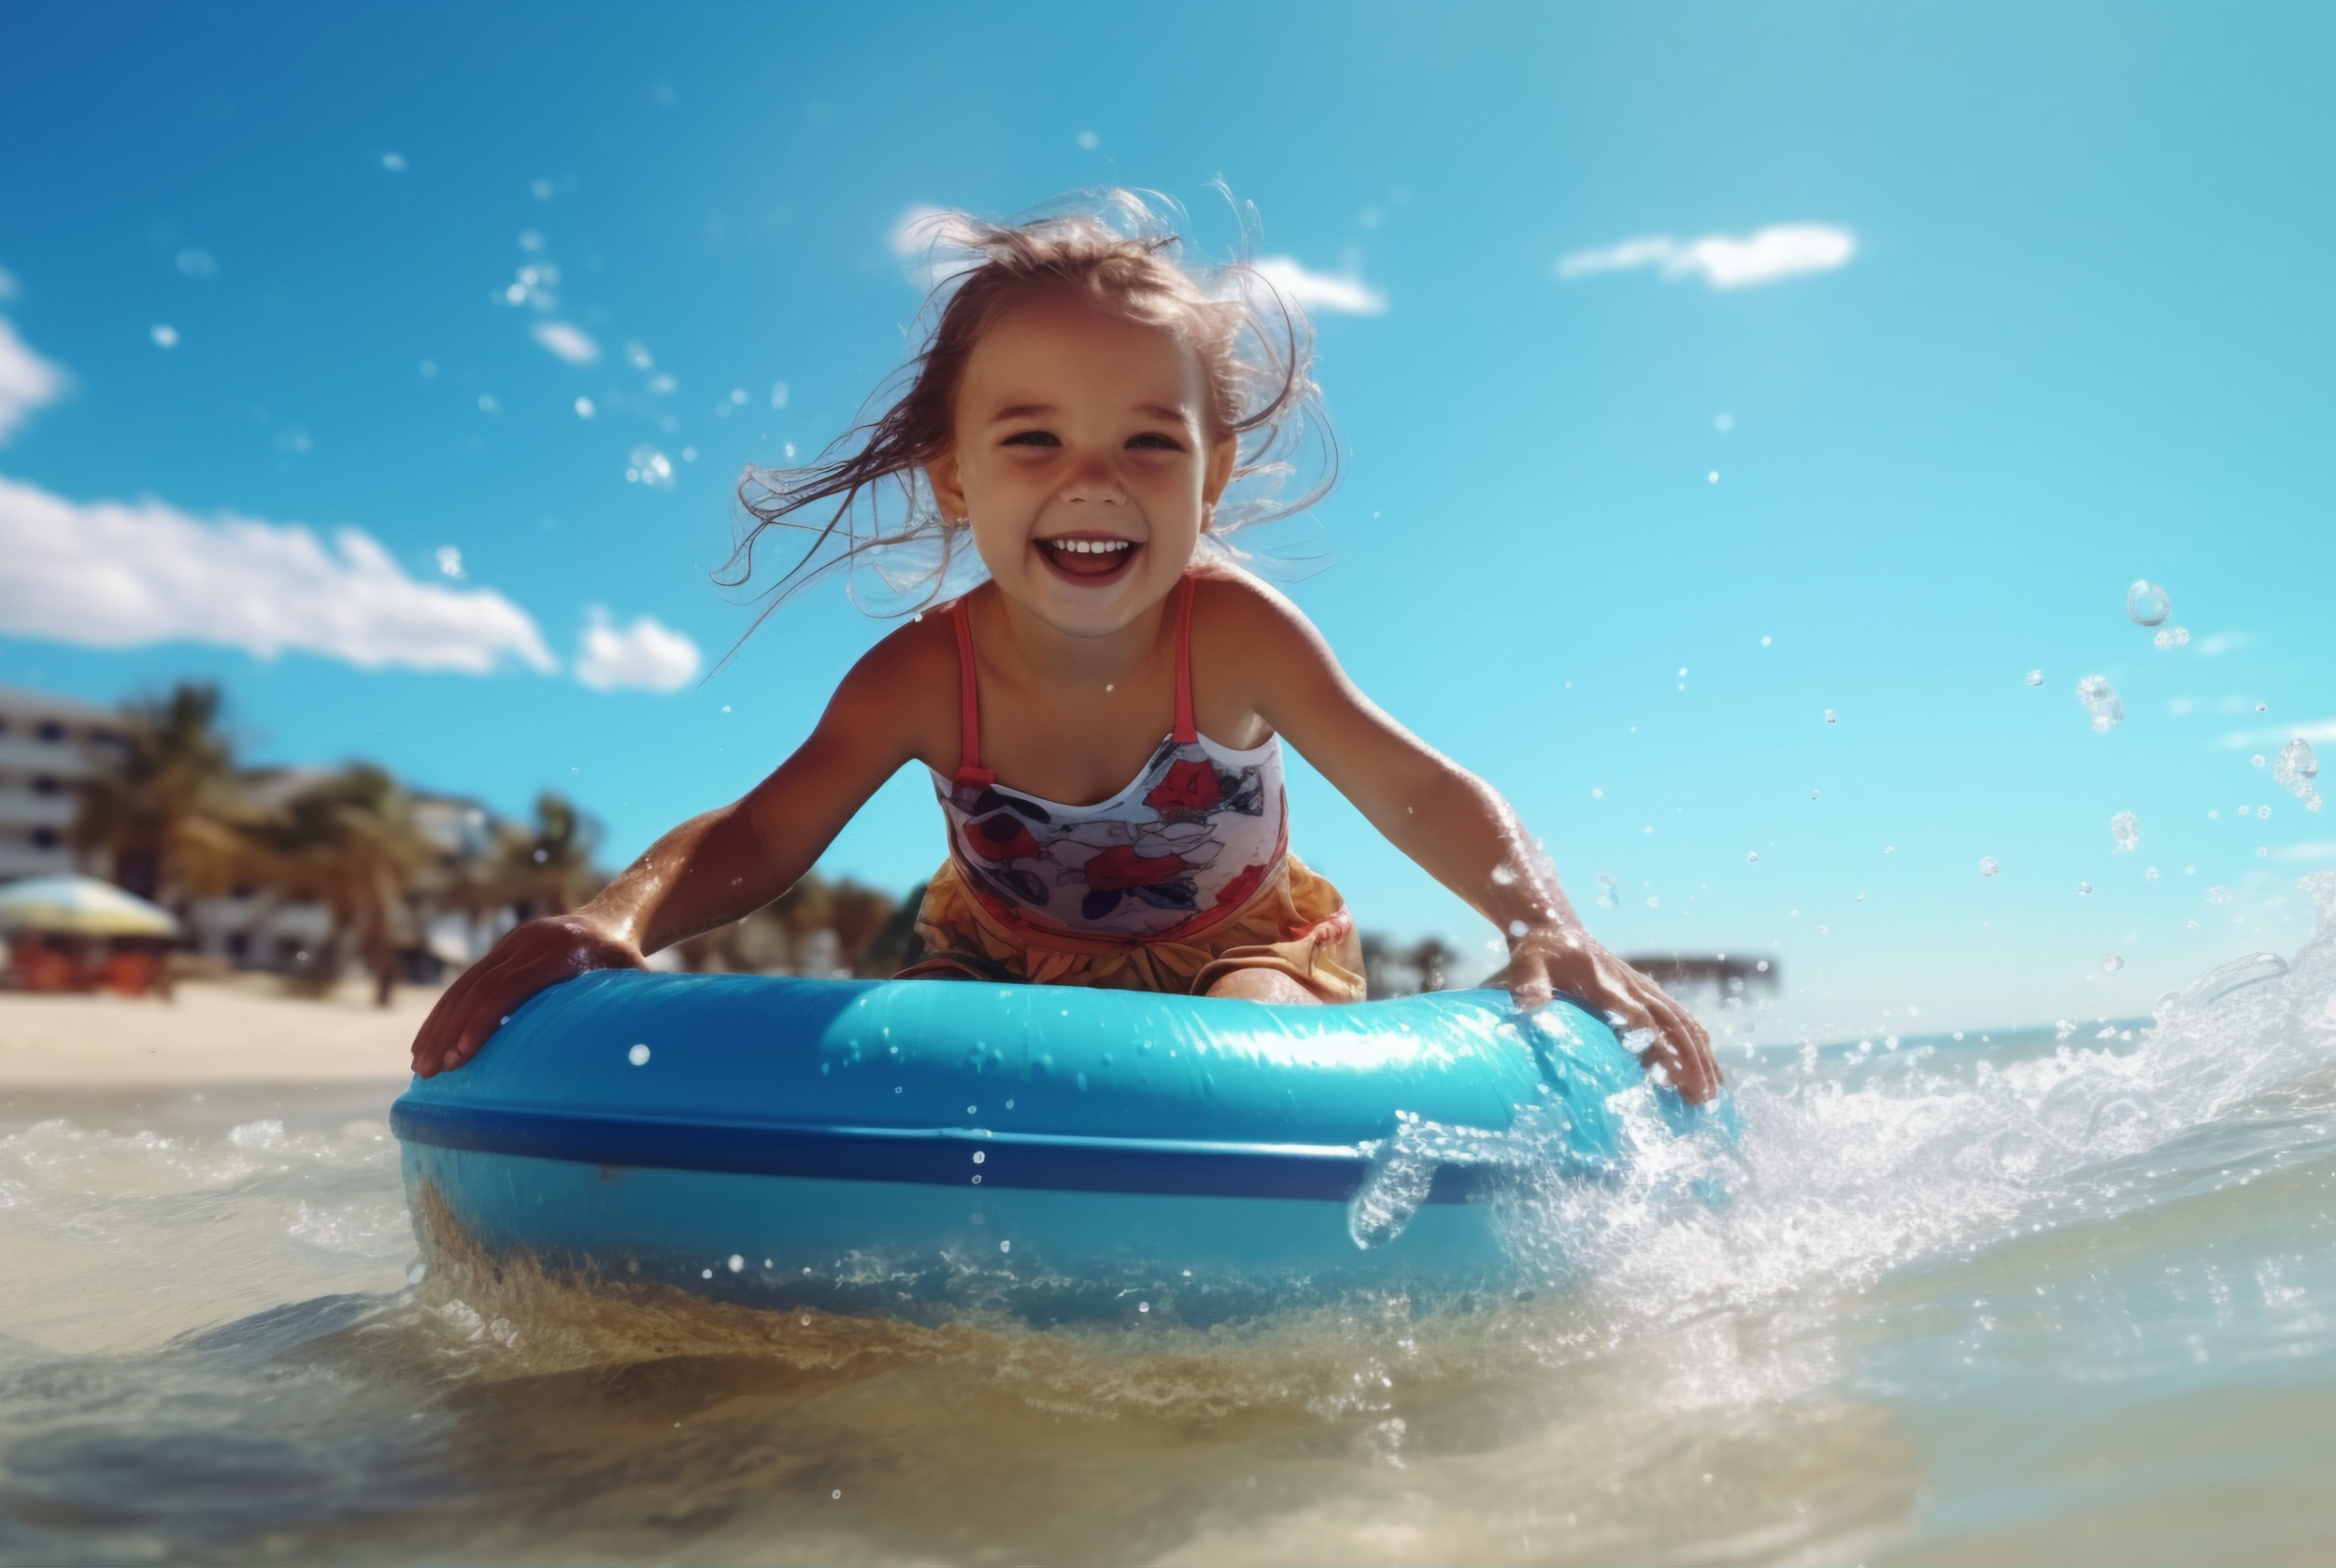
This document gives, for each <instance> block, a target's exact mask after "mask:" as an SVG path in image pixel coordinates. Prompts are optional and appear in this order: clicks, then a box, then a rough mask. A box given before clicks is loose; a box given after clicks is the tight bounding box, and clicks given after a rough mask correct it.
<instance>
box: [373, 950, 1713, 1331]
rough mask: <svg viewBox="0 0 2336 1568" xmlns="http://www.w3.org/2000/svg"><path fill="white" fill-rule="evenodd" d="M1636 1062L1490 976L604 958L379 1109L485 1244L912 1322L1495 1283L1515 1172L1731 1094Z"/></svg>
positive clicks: (1588, 1172) (1700, 1117)
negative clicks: (1333, 978) (1213, 980)
mask: <svg viewBox="0 0 2336 1568" xmlns="http://www.w3.org/2000/svg"><path fill="white" fill-rule="evenodd" d="M1644 1083H1645V1077H1644V1075H1643V1074H1642V1073H1641V1071H1640V1069H1639V1066H1638V1064H1637V1062H1634V1061H1633V1060H1632V1059H1631V1056H1630V1055H1629V1054H1628V1053H1626V1052H1625V1051H1624V1050H1623V1049H1622V1048H1621V1047H1620V1046H1619V1045H1618V1044H1617V1042H1616V1040H1615V1037H1614V1034H1613V1033H1612V1032H1611V1031H1610V1030H1608V1029H1607V1027H1606V1026H1605V1025H1604V1024H1603V1023H1602V1022H1600V1021H1599V1020H1598V1019H1595V1018H1593V1017H1591V1016H1590V1015H1588V1013H1585V1012H1584V1011H1582V1010H1581V1009H1580V1008H1578V1007H1576V1006H1574V1005H1571V1004H1570V1003H1566V1002H1563V1001H1560V1002H1558V1003H1555V1004H1553V1005H1550V1006H1548V1007H1545V1008H1542V1009H1540V1010H1538V1011H1537V1012H1535V1013H1533V1014H1531V1015H1530V1016H1521V1015H1519V1014H1518V1013H1517V1011H1516V1009H1515V1008H1514V1007H1513V1006H1512V1005H1511V1004H1510V1002H1509V999H1508V997H1507V996H1506V995H1504V994H1503V993H1501V992H1498V991H1446V992H1439V993H1435V994H1432V995H1426V996H1417V997H1410V998H1406V999H1403V1000H1400V1001H1389V1002H1373V1003H1364V1004H1360V1005H1353V1006H1337V1007H1276V1006H1268V1005H1261V1004H1258V1003H1250V1002H1236V1001H1222V1000H1211V999H1195V998H1190V997H1177V996H1163V995H1159V994H1155V993H1147V992H1135V991H1090V990H1083V989H1067V988H1060V987H1051V986H997V985H982V984H974V983H966V982H951V981H936V980H908V981H900V980H893V981H850V980H808V979H791V978H776V977H765V976H687V975H654V974H645V973H641V972H638V971H606V972H602V973H596V974H591V975H587V976H582V977H580V978H578V979H576V980H573V981H570V982H568V983H566V984H564V985H561V986H557V987H554V988H553V989H551V990H549V991H545V992H543V993H542V994H541V995H539V996H537V997H535V998H534V1000H532V1001H530V1002H529V1003H528V1004H527V1005H525V1006H523V1007H521V1008H520V1010H519V1011H518V1012H517V1013H516V1014H514V1015H513V1016H512V1018H511V1019H510V1020H509V1021H508V1022H507V1023H506V1024H505V1025H504V1026H503V1027H502V1028H501V1029H500V1030H498V1031H497V1032H496V1033H495V1034H494V1036H493V1037H492V1038H491V1040H490V1041H489V1042H488V1045H487V1047H486V1048H485V1049H484V1050H483V1051H482V1052H481V1053H480V1054H479V1056H478V1057H477V1060H476V1061H474V1062H471V1063H470V1064H469V1065H468V1066H465V1067H463V1068H462V1069H460V1070H459V1071H456V1072H452V1073H447V1074H442V1075H440V1076H437V1077H434V1078H430V1079H426V1080H424V1079H418V1080H416V1081H415V1083H414V1084H413V1086H412V1088H411V1089H409V1090H407V1091H406V1094H405V1095H404V1097H403V1098H401V1099H400V1100H399V1101H398V1102H397V1104H396V1105H395V1107H394V1108H393V1109H392V1113H391V1126H392V1128H393V1129H394V1131H395V1132H396V1133H397V1136H398V1137H399V1139H400V1140H401V1142H402V1144H403V1146H404V1162H405V1174H406V1189H407V1195H408V1198H409V1199H410V1200H411V1202H412V1204H413V1207H414V1212H415V1215H416V1219H417V1224H418V1226H420V1227H421V1228H423V1229H424V1230H425V1231H427V1230H428V1229H429V1227H430V1226H432V1225H437V1226H445V1225H451V1226H453V1227H455V1228H456V1229H457V1230H459V1232H460V1233H461V1234H462V1237H463V1240H464V1242H465V1244H466V1245H469V1246H471V1247H477V1248H479V1249H483V1251H484V1252H485V1253H486V1254H487V1255H489V1256H492V1257H502V1256H507V1255H509V1254H511V1253H513V1252H515V1251H523V1252H525V1253H528V1254H530V1255H532V1256H533V1257H534V1259H535V1260H537V1261H538V1262H540V1263H541V1264H543V1265H544V1266H546V1267H547V1268H548V1269H551V1270H554V1271H576V1272H581V1273H583V1274H586V1275H589V1276H604V1277H632V1278H642V1279H650V1280H661V1281H664V1282H668V1283H672V1284H677V1285H680V1286H683V1287H685V1288H688V1289H691V1290H699V1291H703V1292H707V1293H713V1294H718V1295H723V1296H729V1297H734V1298H738V1299H745V1300H757V1301H767V1302H772V1303H774V1304H776V1303H777V1302H781V1301H785V1302H798V1301H818V1302H821V1303H824V1304H836V1305H842V1306H846V1307H849V1308H853V1309H865V1308H869V1307H874V1308H876V1309H880V1310H890V1311H906V1312H909V1313H910V1314H911V1315H916V1314H919V1313H925V1312H930V1311H935V1310H946V1309H947V1308H948V1307H949V1306H950V1305H951V1304H958V1305H962V1304H964V1303H965V1302H966V1301H968V1300H970V1299H973V1298H975V1297H986V1298H988V1299H990V1300H993V1301H994V1300H999V1299H1004V1297H1008V1296H1012V1295H1013V1294H1015V1293H1016V1292H1017V1291H1020V1292H1022V1293H1023V1294H1024V1295H1026V1296H1027V1295H1029V1293H1030V1292H1033V1291H1036V1292H1038V1293H1039V1294H1041V1295H1046V1296H1047V1298H1048V1299H1049V1300H1051V1301H1053V1302H1054V1303H1055V1305H1053V1306H1050V1307H1045V1308H1040V1309H1033V1310H1037V1311H1039V1312H1040V1314H1041V1315H1042V1316H1044V1315H1047V1314H1049V1313H1051V1314H1054V1315H1057V1316H1060V1315H1061V1314H1062V1313H1064V1312H1066V1311H1071V1310H1085V1309H1081V1308H1078V1307H1076V1306H1075V1304H1074V1305H1073V1306H1070V1307H1066V1306H1064V1305H1063V1303H1065V1302H1066V1301H1074V1300H1075V1299H1083V1300H1086V1301H1087V1302H1088V1303H1089V1304H1090V1308H1091V1309H1092V1310H1097V1311H1112V1312H1116V1311H1124V1310H1126V1309H1127V1304H1126V1303H1124V1302H1122V1301H1121V1297H1122V1296H1124V1295H1128V1294H1129V1293H1130V1292H1133V1293H1134V1294H1136V1295H1147V1294H1148V1293H1149V1292H1152V1291H1154V1290H1159V1291H1165V1292H1174V1293H1175V1294H1176V1295H1177V1296H1178V1297H1179V1299H1181V1300H1182V1301H1183V1302H1184V1303H1185V1306H1186V1309H1185V1311H1184V1312H1183V1314H1182V1315H1183V1316H1184V1317H1185V1318H1187V1319H1192V1318H1194V1317H1196V1316H1199V1315H1200V1314H1199V1313H1198V1311H1197V1309H1196V1307H1195V1305H1194V1304H1196V1303H1198V1302H1200V1301H1202V1300H1203V1299H1204V1298H1207V1297H1209V1295H1210V1293H1211V1292H1217V1299H1219V1300H1223V1301H1232V1299H1234V1297H1236V1296H1240V1295H1243V1294H1245V1293H1246V1295H1248V1296H1250V1297H1254V1296H1255V1294H1256V1293H1257V1292H1260V1291H1263V1292H1266V1293H1268V1294H1270V1295H1274V1296H1285V1295H1287V1294H1288V1293H1289V1292H1290V1291H1293V1290H1295V1291H1301V1292H1308V1293H1311V1292H1318V1291H1335V1290H1343V1289H1348V1288H1352V1287H1355V1286H1401V1287H1403V1288H1406V1289H1414V1288H1428V1289H1431V1290H1433V1289H1437V1288H1445V1289H1449V1288H1453V1287H1461V1288H1467V1287H1473V1286H1474V1285H1477V1284H1481V1283H1488V1282H1490V1281H1492V1280H1494V1279H1496V1278H1497V1277H1499V1276H1501V1275H1502V1274H1503V1269H1504V1261H1505V1259H1506V1257H1507V1256H1508V1254H1507V1253H1506V1251H1505V1250H1504V1248H1503V1238H1502V1234H1501V1224H1502V1220H1501V1209H1502V1205H1501V1203H1500V1201H1499V1199H1500V1188H1501V1185H1502V1182H1501V1171H1502V1169H1503V1165H1504V1164H1515V1163H1517V1162H1525V1163H1529V1164H1531V1165H1532V1166H1533V1167H1534V1168H1535V1169H1536V1170H1537V1171H1539V1172H1541V1173H1544V1174H1545V1173H1547V1172H1549V1171H1550V1170H1552V1169H1554V1170H1556V1171H1558V1172H1559V1173H1560V1175H1566V1174H1571V1175H1574V1176H1584V1177H1591V1178H1594V1177H1596V1176H1600V1175H1602V1174H1604V1173H1608V1172H1611V1171H1613V1170H1615V1169H1617V1166H1618V1164H1619V1163H1620V1162H1623V1161H1625V1160H1626V1159H1627V1158H1628V1151H1629V1143H1630V1138H1629V1136H1628V1135H1627V1134H1626V1127H1625V1118H1624V1115H1623V1113H1622V1107H1623V1106H1624V1105H1629V1104H1633V1103H1634V1104H1638V1105H1647V1104H1648V1103H1649V1102H1650V1101H1651V1103H1652V1105H1654V1106H1655V1107H1656V1108H1657V1109H1658V1110H1659V1113H1660V1117H1659V1119H1663V1120H1667V1121H1668V1122H1669V1124H1670V1126H1671V1129H1672V1130H1673V1131H1674V1132H1677V1131H1685V1130H1687V1129H1688V1128H1689V1127H1690V1126H1692V1125H1694V1124H1697V1123H1699V1122H1702V1121H1705V1120H1708V1119H1709V1116H1708V1113H1702V1112H1690V1111H1688V1109H1687V1108H1686V1107H1684V1106H1683V1105H1680V1103H1679V1102H1678V1101H1677V1099H1676V1098H1675V1096H1673V1095H1671V1094H1669V1093H1667V1092H1666V1093H1660V1094H1650V1093H1649V1092H1648V1091H1647V1090H1645V1089H1644V1088H1643V1087H1642V1086H1643V1085H1644ZM423 1239H424V1244H425V1247H427V1246H428V1245H430V1243H431V1237H430V1236H429V1235H428V1234H425V1235H424V1238H423ZM1228 1291H1231V1292H1232V1293H1233V1295H1232V1296H1227V1295H1226V1294H1225V1292H1228ZM1033 1299H1034V1298H1033ZM1137 1304H1139V1305H1148V1301H1145V1302H1139V1303H1137ZM1229 1309H1230V1308H1229Z"/></svg>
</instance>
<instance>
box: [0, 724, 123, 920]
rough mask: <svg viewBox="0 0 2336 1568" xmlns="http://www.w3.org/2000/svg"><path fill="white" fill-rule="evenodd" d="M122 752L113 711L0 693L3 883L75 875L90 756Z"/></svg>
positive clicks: (92, 766) (0, 868) (0, 860)
mask: <svg viewBox="0 0 2336 1568" xmlns="http://www.w3.org/2000/svg"><path fill="white" fill-rule="evenodd" d="M121 744H122V736H121V717H120V716H119V715H118V714H116V713H115V712H114V711H113V710H112V709H111V708H106V707H99V706H96V705H95V704H93V703H80V702H75V701H74V700H73V699H72V698H70V697H58V696H51V695H50V693H48V692H46V691H23V690H21V689H19V688H17V687H13V686H0V881H11V880H13V879H15V878H16V877H48V876H54V875H56V874H58V873H61V872H67V871H72V870H75V869H77V866H76V862H75V860H74V854H73V841H72V830H73V816H74V813H75V811H76V810H77V809H78V799H77V796H78V790H79V787H80V785H81V783H82V781H83V780H85V779H87V778H88V777H90V775H91V774H93V772H95V771H96V767H95V763H94V762H93V758H92V753H93V752H94V751H97V750H99V749H100V748H107V747H118V746H120V745H121Z"/></svg>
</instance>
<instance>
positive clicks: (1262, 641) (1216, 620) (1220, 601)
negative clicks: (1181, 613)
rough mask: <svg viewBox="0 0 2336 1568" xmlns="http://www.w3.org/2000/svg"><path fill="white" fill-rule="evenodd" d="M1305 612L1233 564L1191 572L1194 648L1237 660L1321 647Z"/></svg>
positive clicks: (1211, 564) (1216, 564)
mask: <svg viewBox="0 0 2336 1568" xmlns="http://www.w3.org/2000/svg"><path fill="white" fill-rule="evenodd" d="M1320 643H1321V634H1320V633H1318V632H1317V631H1316V630H1315V629H1314V622H1313V621H1311V620H1307V619H1306V617H1305V612H1304V611H1303V610H1301V609H1300V608H1299V607H1298V606H1296V605H1293V604H1291V603H1290V602H1289V598H1288V596H1286V595H1285V594H1283V593H1282V592H1280V591H1278V590H1277V589H1275V587H1274V586H1273V585H1272V584H1270V583H1266V582H1261V581H1260V580H1259V579H1258V578H1256V577H1252V576H1250V575H1249V574H1248V573H1247V572H1245V571H1243V570H1242V569H1241V568H1240V567H1238V566H1235V565H1233V564H1232V563H1229V562H1221V561H1220V562H1209V563H1204V564H1202V565H1198V566H1195V567H1194V568H1193V569H1192V646H1193V649H1194V650H1195V653H1196V656H1197V654H1198V651H1199V650H1201V649H1212V650H1217V651H1221V652H1222V653H1225V654H1230V655H1232V656H1234V657H1247V656H1253V655H1256V654H1274V653H1289V652H1292V651H1295V650H1297V649H1301V648H1309V647H1315V646H1318V645H1319V644H1320Z"/></svg>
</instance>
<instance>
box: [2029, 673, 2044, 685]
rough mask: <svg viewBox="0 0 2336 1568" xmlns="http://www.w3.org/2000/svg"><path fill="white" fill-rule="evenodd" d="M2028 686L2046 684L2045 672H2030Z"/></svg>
mask: <svg viewBox="0 0 2336 1568" xmlns="http://www.w3.org/2000/svg"><path fill="white" fill-rule="evenodd" d="M2028 684H2029V685H2030V686H2042V685H2043V684H2044V671H2042V670H2030V671H2029V672H2028Z"/></svg>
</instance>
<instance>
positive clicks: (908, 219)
mask: <svg viewBox="0 0 2336 1568" xmlns="http://www.w3.org/2000/svg"><path fill="white" fill-rule="evenodd" d="M971 235H972V231H971V230H970V229H969V228H968V226H967V225H966V222H965V220H964V218H963V216H962V215H961V214H959V213H955V212H951V211H950V210H949V209H948V208H947V207H934V206H933V205H932V204H931V203H929V202H919V203H918V204H916V205H915V206H913V207H909V208H907V209H906V210H905V211H904V212H903V213H902V214H901V215H900V217H898V218H897V219H895V220H893V222H892V232H891V233H890V234H889V235H886V236H885V242H886V243H887V244H888V245H890V247H891V248H892V254H893V255H895V256H898V257H899V258H900V259H901V260H902V261H903V262H904V263H906V264H907V269H908V280H909V281H910V282H912V283H914V284H916V285H917V287H918V288H919V289H925V290H930V289H932V288H933V286H934V285H935V284H937V283H939V282H941V281H943V280H944V279H945V278H953V277H955V276H956V275H957V274H959V273H961V272H969V271H971V270H972V269H973V268H974V266H975V265H976V261H977V258H976V257H975V256H974V255H973V254H972V253H971V252H970V251H968V250H967V249H966V247H965V242H966V240H967V239H968V238H970V237H971Z"/></svg>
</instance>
